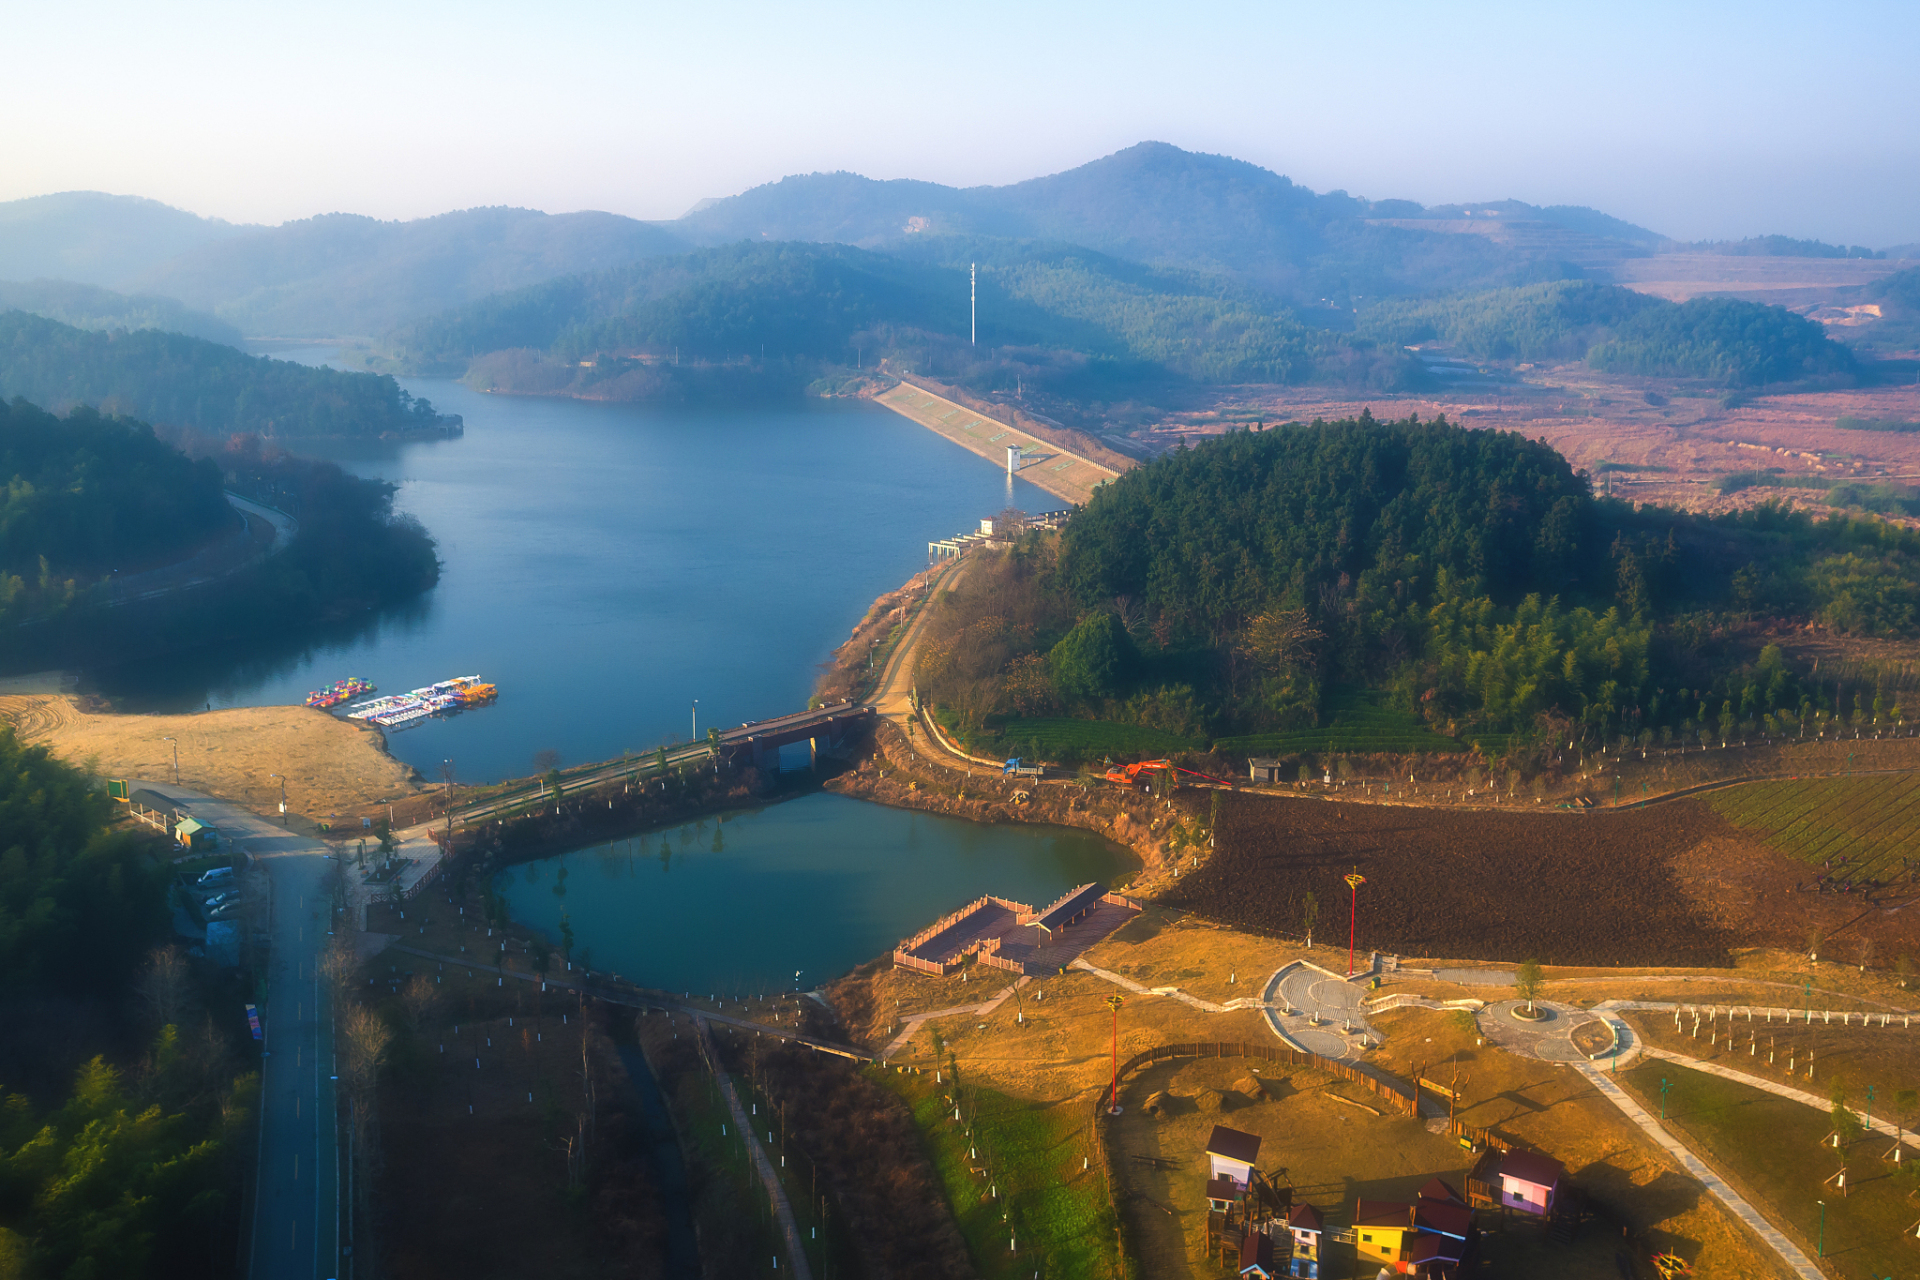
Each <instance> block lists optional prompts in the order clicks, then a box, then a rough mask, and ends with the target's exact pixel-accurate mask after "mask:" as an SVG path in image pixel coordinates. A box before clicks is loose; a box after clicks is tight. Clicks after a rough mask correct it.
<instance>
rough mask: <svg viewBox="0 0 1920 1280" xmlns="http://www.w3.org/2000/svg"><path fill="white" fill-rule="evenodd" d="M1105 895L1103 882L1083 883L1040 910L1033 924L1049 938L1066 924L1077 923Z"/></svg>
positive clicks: (1105, 888)
mask: <svg viewBox="0 0 1920 1280" xmlns="http://www.w3.org/2000/svg"><path fill="white" fill-rule="evenodd" d="M1106 896H1107V886H1105V885H1103V884H1083V885H1079V886H1077V887H1075V888H1073V889H1071V890H1069V891H1068V892H1067V894H1066V895H1065V896H1064V897H1062V898H1061V899H1060V900H1059V901H1057V902H1055V903H1054V904H1053V905H1052V906H1049V907H1048V908H1047V909H1046V910H1044V911H1042V912H1041V913H1040V915H1039V916H1038V917H1037V918H1036V919H1035V920H1034V922H1033V923H1034V925H1035V926H1036V927H1037V928H1038V929H1039V930H1040V931H1041V932H1042V933H1044V934H1046V935H1047V936H1048V937H1049V938H1051V937H1052V936H1053V935H1054V934H1056V933H1058V932H1060V931H1061V930H1063V929H1065V928H1066V927H1067V926H1068V925H1073V924H1078V923H1080V921H1082V920H1084V919H1086V918H1087V916H1088V915H1089V914H1091V913H1092V911H1093V909H1094V908H1095V907H1097V906H1099V905H1100V899H1102V898H1104V897H1106Z"/></svg>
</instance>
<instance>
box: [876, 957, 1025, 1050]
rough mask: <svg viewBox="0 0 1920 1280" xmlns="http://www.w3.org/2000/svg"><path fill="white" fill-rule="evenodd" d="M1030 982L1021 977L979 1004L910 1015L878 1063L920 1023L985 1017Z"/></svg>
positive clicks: (904, 1042) (915, 1029) (889, 1042)
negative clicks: (945, 1019)
mask: <svg viewBox="0 0 1920 1280" xmlns="http://www.w3.org/2000/svg"><path fill="white" fill-rule="evenodd" d="M1032 981H1033V979H1032V978H1031V977H1026V976H1023V977H1021V978H1020V979H1019V980H1017V981H1015V982H1012V983H1010V984H1008V985H1007V986H1006V987H1004V988H1002V989H1001V991H1000V994H999V995H996V996H993V997H991V998H990V999H986V1000H982V1001H981V1002H980V1003H979V1004H956V1005H952V1006H950V1007H948V1008H945V1009H929V1010H928V1011H927V1012H925V1013H916V1014H913V1015H911V1016H910V1017H908V1018H907V1020H906V1024H905V1025H904V1026H902V1027H901V1028H900V1034H899V1035H897V1036H895V1037H894V1038H893V1039H891V1040H889V1041H888V1042H887V1047H886V1048H884V1049H882V1050H881V1051H880V1061H882V1062H885V1061H886V1060H887V1059H889V1058H891V1057H892V1056H893V1055H894V1054H896V1053H898V1052H899V1051H900V1050H901V1049H903V1048H905V1047H906V1044H907V1041H909V1040H911V1039H913V1033H914V1032H916V1031H918V1030H919V1029H920V1024H921V1023H923V1022H931V1021H933V1019H935V1018H952V1017H956V1016H958V1015H960V1014H963V1013H970V1014H973V1015H974V1016H976V1017H985V1016H986V1015H987V1014H989V1013H992V1012H993V1011H994V1010H995V1009H998V1008H999V1007H1000V1006H1001V1005H1003V1004H1005V1003H1006V1002H1007V999H1008V998H1009V997H1010V996H1012V995H1013V993H1014V992H1015V991H1017V990H1018V989H1019V988H1021V987H1024V986H1026V985H1027V984H1028V983H1029V982H1032Z"/></svg>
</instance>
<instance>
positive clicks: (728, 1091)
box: [693, 1014, 813, 1280]
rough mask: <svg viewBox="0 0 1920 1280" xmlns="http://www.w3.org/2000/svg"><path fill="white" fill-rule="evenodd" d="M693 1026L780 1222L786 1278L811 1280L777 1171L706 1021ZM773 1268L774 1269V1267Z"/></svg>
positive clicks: (696, 1019)
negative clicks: (723, 1061)
mask: <svg viewBox="0 0 1920 1280" xmlns="http://www.w3.org/2000/svg"><path fill="white" fill-rule="evenodd" d="M693 1022H694V1025H695V1026H697V1027H699V1028H700V1044H701V1048H702V1049H704V1050H705V1051H706V1056H707V1061H708V1063H709V1064H710V1065H711V1066H712V1068H713V1078H714V1080H715V1081H716V1082H717V1083H718V1084H719V1086H720V1095H721V1096H722V1097H723V1098H725V1099H726V1100H727V1110H728V1111H729V1112H730V1113H731V1114H732V1115H733V1127H734V1128H735V1129H737V1130H739V1131H740V1136H741V1137H743V1138H745V1139H746V1142H747V1153H748V1154H749V1155H751V1156H752V1157H753V1167H754V1170H755V1171H756V1172H757V1173H758V1174H759V1175H760V1183H761V1185H762V1186H764V1187H765V1188H766V1190H767V1199H768V1200H770V1201H772V1202H773V1212H774V1216H775V1217H776V1218H777V1219H778V1220H779V1222H780V1234H781V1235H783V1236H785V1237H786V1240H787V1274H788V1275H790V1276H793V1277H795V1278H796V1280H813V1268H812V1267H811V1266H810V1265H809V1264H808V1263H807V1247H806V1245H805V1244H803V1243H802V1242H801V1240H800V1224H799V1223H797V1222H795V1221H794V1220H793V1206H792V1205H791V1204H789V1203H788V1202H787V1189H786V1188H785V1187H784V1186H782V1185H781V1184H780V1173H779V1170H777V1169H775V1168H774V1167H773V1161H772V1160H770V1159H768V1158H767V1152H766V1149H765V1148H764V1147H762V1146H761V1145H760V1135H759V1133H757V1132H756V1131H755V1130H754V1127H753V1125H752V1124H751V1123H750V1122H749V1121H748V1119H747V1109H746V1108H745V1107H743V1106H741V1105H740V1099H739V1097H738V1096H737V1095H736V1094H735V1093H734V1091H733V1081H731V1080H729V1079H727V1073H726V1072H724V1071H722V1070H721V1069H720V1055H719V1052H718V1050H717V1049H716V1048H715V1046H714V1043H713V1036H712V1033H711V1032H709V1031H708V1030H707V1020H706V1018H705V1017H704V1016H703V1015H701V1014H695V1015H694V1016H693ZM775 1265H776V1267H777V1266H778V1263H777V1262H776V1264H775Z"/></svg>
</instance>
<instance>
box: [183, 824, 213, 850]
mask: <svg viewBox="0 0 1920 1280" xmlns="http://www.w3.org/2000/svg"><path fill="white" fill-rule="evenodd" d="M173 838H174V839H175V840H178V841H179V842H180V847H181V848H183V849H194V850H199V849H216V848H218V847H219V846H220V833H219V832H218V831H215V830H214V829H213V828H212V827H210V826H208V825H207V824H206V823H204V822H202V821H200V819H198V818H182V819H181V820H180V821H179V822H177V823H175V824H174V828H173Z"/></svg>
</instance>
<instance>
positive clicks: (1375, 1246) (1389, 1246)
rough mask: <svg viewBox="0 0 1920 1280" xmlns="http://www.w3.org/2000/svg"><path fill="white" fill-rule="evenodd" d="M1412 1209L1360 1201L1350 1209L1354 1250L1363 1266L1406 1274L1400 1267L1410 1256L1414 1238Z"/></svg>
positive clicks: (1372, 1201)
mask: <svg viewBox="0 0 1920 1280" xmlns="http://www.w3.org/2000/svg"><path fill="white" fill-rule="evenodd" d="M1416 1234H1417V1232H1416V1230H1415V1228H1414V1225H1413V1206H1412V1205H1408V1204H1403V1203H1400V1202H1398V1201H1393V1200H1360V1201H1357V1202H1355V1204H1354V1207H1353V1248H1354V1252H1355V1253H1358V1254H1359V1255H1360V1260H1361V1261H1362V1262H1366V1263H1371V1264H1374V1265H1377V1266H1382V1267H1385V1268H1387V1269H1388V1270H1391V1271H1405V1270H1406V1268H1405V1266H1404V1265H1403V1264H1404V1263H1406V1262H1407V1260H1408V1259H1409V1257H1410V1256H1411V1255H1412V1253H1413V1248H1412V1241H1411V1240H1409V1239H1408V1237H1410V1236H1413V1235H1416Z"/></svg>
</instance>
